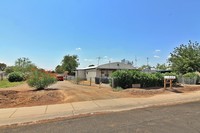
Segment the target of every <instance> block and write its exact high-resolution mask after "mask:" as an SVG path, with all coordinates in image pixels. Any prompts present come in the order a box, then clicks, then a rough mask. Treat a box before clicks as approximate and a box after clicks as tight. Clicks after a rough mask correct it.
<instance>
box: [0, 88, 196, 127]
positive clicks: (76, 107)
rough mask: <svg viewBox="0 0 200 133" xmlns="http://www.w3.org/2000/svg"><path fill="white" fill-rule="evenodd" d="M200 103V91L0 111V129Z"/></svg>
mask: <svg viewBox="0 0 200 133" xmlns="http://www.w3.org/2000/svg"><path fill="white" fill-rule="evenodd" d="M199 100H200V91H196V92H191V93H175V94H165V95H157V96H153V97H148V98H119V99H109V100H94V101H84V102H74V103H66V104H56V105H45V106H34V107H22V108H7V109H0V126H5V125H12V124H23V123H29V122H31V123H34V122H37V121H41V120H49V119H55V118H62V117H76V116H79V115H84V114H93V113H104V112H117V111H124V110H131V109H137V108H145V107H152V106H160V105H173V104H178V103H186V102H192V101H199Z"/></svg>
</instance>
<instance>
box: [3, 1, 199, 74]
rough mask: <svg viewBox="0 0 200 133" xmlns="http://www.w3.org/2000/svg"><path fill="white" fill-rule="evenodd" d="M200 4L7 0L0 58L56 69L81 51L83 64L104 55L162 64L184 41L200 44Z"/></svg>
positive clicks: (114, 59) (105, 60)
mask: <svg viewBox="0 0 200 133" xmlns="http://www.w3.org/2000/svg"><path fill="white" fill-rule="evenodd" d="M199 7H200V1H199V0H4V1H3V0H2V1H0V62H3V63H6V64H7V65H14V63H15V61H16V60H17V59H18V58H20V57H27V58H29V59H30V60H31V61H32V62H33V63H34V64H35V65H37V66H38V67H40V68H44V69H48V70H53V69H55V67H56V66H57V65H59V64H60V63H61V61H62V59H63V57H64V56H65V55H78V57H79V63H80V65H79V67H87V66H88V65H91V64H94V65H97V64H98V57H101V59H100V61H99V63H100V64H104V63H108V62H109V61H110V62H117V61H121V60H122V59H126V60H130V61H133V62H134V65H135V66H137V67H139V66H141V65H146V64H147V58H148V59H149V60H148V62H149V65H151V66H156V64H157V63H160V64H162V63H166V62H167V59H168V57H169V55H170V52H173V50H174V48H175V47H177V46H180V44H187V43H188V41H189V40H192V41H193V42H194V41H197V42H200V38H199V37H200V13H199ZM136 60H137V61H136Z"/></svg>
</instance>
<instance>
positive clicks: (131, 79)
mask: <svg viewBox="0 0 200 133" xmlns="http://www.w3.org/2000/svg"><path fill="white" fill-rule="evenodd" d="M169 75H170V76H176V77H177V75H176V74H174V73H165V74H161V73H144V72H140V71H137V70H119V71H116V72H114V73H113V74H112V76H111V77H112V78H113V79H114V86H113V87H121V88H123V89H126V88H132V84H140V85H141V87H142V88H145V87H156V86H163V84H164V83H163V80H164V76H169ZM175 82H176V81H175Z"/></svg>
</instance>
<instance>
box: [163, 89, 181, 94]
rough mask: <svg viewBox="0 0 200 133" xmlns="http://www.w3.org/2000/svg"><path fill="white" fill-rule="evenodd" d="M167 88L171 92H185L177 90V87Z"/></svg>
mask: <svg viewBox="0 0 200 133" xmlns="http://www.w3.org/2000/svg"><path fill="white" fill-rule="evenodd" d="M167 90H168V91H170V92H174V93H184V92H182V91H180V90H177V89H167Z"/></svg>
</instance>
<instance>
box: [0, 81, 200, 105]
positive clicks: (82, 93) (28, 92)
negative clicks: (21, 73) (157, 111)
mask: <svg viewBox="0 0 200 133" xmlns="http://www.w3.org/2000/svg"><path fill="white" fill-rule="evenodd" d="M193 91H200V86H197V85H196V86H184V87H174V88H173V89H172V90H170V89H169V88H167V90H165V91H164V90H163V88H146V89H141V88H131V89H126V90H122V91H119V92H115V91H113V90H112V88H110V87H108V86H101V87H100V88H99V86H98V85H96V86H95V85H93V86H85V85H76V84H73V83H71V82H68V81H63V82H62V81H61V82H58V83H56V84H55V85H52V86H50V87H49V88H48V89H45V90H40V91H36V90H34V89H32V88H30V87H29V86H28V85H27V84H23V85H19V86H16V87H11V88H6V89H0V108H10V107H28V106H38V105H49V104H60V103H70V102H79V101H90V100H103V99H114V98H126V97H136V98H137V97H151V96H154V95H158V94H169V93H189V92H193Z"/></svg>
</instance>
